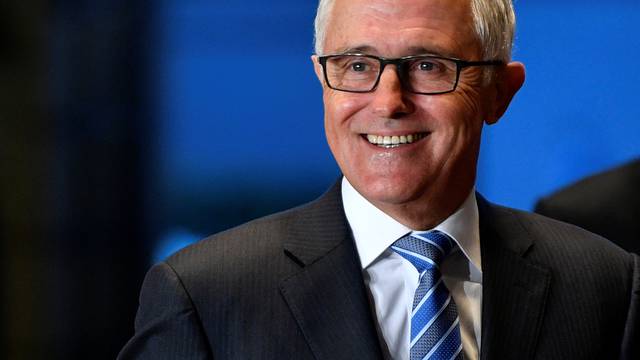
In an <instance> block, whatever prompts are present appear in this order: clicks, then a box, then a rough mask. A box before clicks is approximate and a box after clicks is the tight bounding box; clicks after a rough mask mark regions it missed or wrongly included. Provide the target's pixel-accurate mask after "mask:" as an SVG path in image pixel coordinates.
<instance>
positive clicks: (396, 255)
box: [120, 0, 640, 359]
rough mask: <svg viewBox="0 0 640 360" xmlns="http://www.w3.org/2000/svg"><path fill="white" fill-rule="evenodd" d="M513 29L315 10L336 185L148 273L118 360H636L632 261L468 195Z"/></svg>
mask: <svg viewBox="0 0 640 360" xmlns="http://www.w3.org/2000/svg"><path fill="white" fill-rule="evenodd" d="M513 23H514V16H513V10H512V6H511V3H510V2H509V1H507V0H395V1H391V0H335V1H321V2H320V5H319V8H318V14H317V18H316V53H317V54H318V55H315V56H313V57H312V60H313V64H314V68H315V72H316V74H317V76H318V78H319V80H320V82H321V83H322V86H323V94H324V96H323V97H324V105H325V129H326V136H327V141H328V143H329V146H330V148H331V151H332V153H333V155H334V157H335V158H336V161H337V163H338V165H339V166H340V169H341V170H342V172H343V174H344V178H342V179H341V180H340V181H339V182H338V184H336V185H335V186H334V187H333V188H332V189H330V190H329V191H328V192H327V193H326V194H324V195H323V196H322V197H320V198H319V199H318V200H316V201H314V202H312V203H310V204H307V205H304V206H302V207H300V208H296V209H293V210H290V211H287V212H284V213H280V214H276V215H272V216H270V217H267V218H263V219H258V220H255V221H252V222H250V223H248V224H245V225H243V226H240V227H238V228H235V229H232V230H229V231H227V232H224V233H221V234H218V235H215V236H213V237H211V238H209V239H206V240H204V241H202V242H200V243H198V244H196V245H195V246H192V247H189V248H187V249H185V250H183V251H181V252H179V253H177V254H176V255H174V256H172V257H171V258H169V259H168V260H167V261H165V262H163V263H160V264H158V265H156V266H154V267H153V268H152V269H151V270H150V272H149V274H148V275H147V278H146V280H145V283H144V285H143V288H142V292H141V296H140V309H139V313H138V316H137V318H136V334H135V336H134V337H133V339H132V340H131V341H130V342H129V343H128V344H127V345H126V346H125V348H124V349H123V351H122V353H121V354H120V358H121V359H134V358H135V359H164V358H167V359H173V358H180V359H211V358H218V359H380V358H393V359H461V358H463V357H464V358H466V359H479V358H480V359H534V358H535V359H590V358H594V359H595V358H629V359H630V358H633V357H635V356H636V355H637V354H638V349H637V346H638V343H639V341H638V329H637V327H638V319H639V318H638V316H639V315H638V305H639V304H638V302H639V301H640V300H639V294H638V291H639V289H640V270H639V266H640V264H639V262H640V261H639V260H638V258H637V257H635V256H633V255H631V254H629V253H626V252H624V251H622V250H620V249H618V248H616V247H614V246H612V245H610V244H609V243H608V242H606V241H605V240H603V239H602V238H599V237H597V236H595V235H592V234H590V233H588V232H586V231H583V230H581V229H579V228H576V227H573V226H571V225H567V224H563V223H559V222H556V221H554V220H550V219H547V218H544V217H541V216H537V215H532V214H526V213H523V212H519V211H516V210H512V209H507V208H503V207H499V206H496V205H492V204H490V203H488V202H487V201H486V200H484V199H483V198H482V197H481V196H479V195H476V194H475V191H474V183H475V175H476V162H477V157H478V150H479V146H480V134H481V130H482V127H483V123H485V122H486V123H488V124H493V123H495V122H497V121H498V119H499V118H500V117H501V116H502V114H503V113H504V111H505V110H506V108H507V106H508V104H509V102H510V100H511V98H512V97H513V95H514V94H515V93H516V92H517V91H518V89H519V88H520V86H521V85H522V83H523V81H524V67H523V65H522V64H520V63H517V62H509V61H510V51H511V42H512V38H513ZM459 59H462V60H459Z"/></svg>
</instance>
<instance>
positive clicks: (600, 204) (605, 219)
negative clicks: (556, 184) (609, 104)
mask: <svg viewBox="0 0 640 360" xmlns="http://www.w3.org/2000/svg"><path fill="white" fill-rule="evenodd" d="M535 211H536V212H537V213H539V214H542V215H545V216H549V217H552V218H554V219H558V220H562V221H566V222H568V223H570V224H574V225H578V226H580V227H582V228H585V229H587V230H589V231H592V232H594V233H596V234H599V235H602V236H604V237H606V238H607V239H609V240H611V241H613V242H614V243H615V244H616V245H618V246H620V247H622V248H623V249H625V250H627V251H629V252H633V253H636V254H640V159H636V160H634V161H631V162H629V163H626V164H624V165H621V166H617V167H615V168H614V169H609V170H607V171H605V172H602V173H599V174H596V175H593V176H589V177H588V178H586V179H582V180H580V181H578V182H577V183H575V184H572V185H570V186H567V187H566V188H564V189H561V190H558V191H557V192H555V193H553V194H551V195H549V196H546V197H544V198H542V199H540V201H538V203H537V204H536V210H535Z"/></svg>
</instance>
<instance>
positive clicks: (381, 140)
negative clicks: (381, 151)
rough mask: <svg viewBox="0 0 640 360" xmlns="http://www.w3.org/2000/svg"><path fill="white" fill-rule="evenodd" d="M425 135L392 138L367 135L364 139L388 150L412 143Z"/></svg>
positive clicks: (417, 134)
mask: <svg viewBox="0 0 640 360" xmlns="http://www.w3.org/2000/svg"><path fill="white" fill-rule="evenodd" d="M426 135H427V134H426V133H415V134H407V135H394V136H387V135H384V136H383V135H374V134H367V135H366V138H367V140H368V141H369V142H370V143H371V144H373V145H377V146H380V147H383V148H387V149H389V148H394V147H398V146H401V145H406V144H411V143H414V142H416V141H418V140H420V139H422V138H424V137H425V136H426Z"/></svg>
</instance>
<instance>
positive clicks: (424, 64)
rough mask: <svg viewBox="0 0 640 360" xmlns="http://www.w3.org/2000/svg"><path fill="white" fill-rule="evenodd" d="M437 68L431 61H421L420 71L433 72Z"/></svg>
mask: <svg viewBox="0 0 640 360" xmlns="http://www.w3.org/2000/svg"><path fill="white" fill-rule="evenodd" d="M435 67H436V64H434V63H432V62H430V61H421V62H420V63H419V64H418V69H420V70H422V71H432V70H433V69H434V68H435Z"/></svg>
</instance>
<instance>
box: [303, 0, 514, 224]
mask: <svg viewBox="0 0 640 360" xmlns="http://www.w3.org/2000/svg"><path fill="white" fill-rule="evenodd" d="M328 21H329V22H328V24H327V33H326V38H325V43H324V51H325V54H336V53H343V52H345V51H349V50H352V49H356V48H357V49H360V50H361V52H365V53H368V54H372V55H378V56H382V57H388V58H396V57H402V56H407V55H416V54H425V53H431V54H439V55H444V56H450V57H456V58H460V59H465V60H485V59H482V58H481V54H482V51H481V45H480V43H479V41H478V40H477V37H476V35H475V32H474V30H473V27H472V26H473V25H472V24H473V20H472V15H471V8H470V2H469V1H468V0H396V1H391V0H337V1H336V3H335V6H334V8H333V10H332V12H331V15H330V16H329V20H328ZM312 60H313V63H314V69H315V72H316V75H317V76H318V79H319V80H320V82H321V83H322V85H323V100H324V110H325V132H326V137H327V142H328V144H329V147H330V149H331V152H332V153H333V155H334V157H335V159H336V161H337V163H338V165H339V167H340V169H341V170H342V172H343V174H344V175H345V176H346V177H347V179H348V180H349V182H350V183H351V184H352V185H353V186H354V188H355V189H356V190H357V191H358V192H359V193H360V194H362V195H363V196H364V197H365V198H366V199H367V200H369V201H370V202H371V203H372V204H373V205H374V206H376V207H378V208H379V209H380V210H382V211H384V212H385V213H387V214H388V215H390V216H391V217H393V218H394V219H396V220H397V221H399V222H400V223H402V224H404V225H406V226H408V227H410V228H412V229H415V230H427V229H431V228H433V227H434V226H436V225H437V224H439V223H440V222H442V221H443V220H444V219H446V218H447V217H448V216H450V215H451V214H452V213H453V212H455V211H456V210H457V209H458V208H459V207H460V205H461V204H462V202H463V201H464V199H465V198H466V197H467V195H468V194H469V192H470V191H471V188H472V187H473V184H474V183H475V177H476V164H477V160H478V152H479V147H480V137H481V132H482V128H483V125H484V123H487V124H493V123H495V122H497V121H498V119H499V118H500V117H501V116H502V114H503V113H504V111H505V110H506V108H507V107H508V105H509V102H510V101H511V99H512V97H513V95H514V94H515V93H516V92H517V91H518V90H519V89H520V87H521V86H522V84H523V82H524V66H523V65H522V64H521V63H516V62H512V63H509V64H508V65H505V66H501V67H498V68H496V69H495V70H496V71H495V76H494V79H493V81H491V82H490V83H488V84H487V83H485V82H483V81H482V80H483V76H482V69H481V68H479V67H471V68H467V69H465V70H463V72H462V73H461V76H460V81H459V83H458V88H457V89H456V91H454V92H452V93H449V94H443V95H435V96H433V95H432V96H425V95H417V94H411V93H409V92H407V91H404V90H403V89H402V87H401V84H400V81H399V79H398V76H397V73H396V69H395V67H393V66H387V67H386V68H385V70H384V72H383V73H382V76H381V78H380V83H379V85H378V87H377V89H376V90H375V91H374V92H371V93H364V94H356V93H347V92H341V91H335V90H332V89H330V88H328V87H327V86H326V84H325V83H324V76H323V72H322V67H321V66H320V65H319V64H318V62H317V57H316V56H313V57H312ZM415 133H425V134H427V136H426V137H425V138H423V139H421V140H419V141H417V142H414V143H413V144H408V145H403V146H400V147H397V148H392V149H385V148H381V147H377V146H376V145H372V144H370V143H369V142H368V141H367V140H366V138H365V137H364V136H366V134H375V135H382V136H385V135H389V136H393V135H406V134H415ZM363 135H364V136H363Z"/></svg>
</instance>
